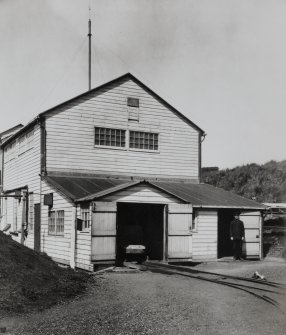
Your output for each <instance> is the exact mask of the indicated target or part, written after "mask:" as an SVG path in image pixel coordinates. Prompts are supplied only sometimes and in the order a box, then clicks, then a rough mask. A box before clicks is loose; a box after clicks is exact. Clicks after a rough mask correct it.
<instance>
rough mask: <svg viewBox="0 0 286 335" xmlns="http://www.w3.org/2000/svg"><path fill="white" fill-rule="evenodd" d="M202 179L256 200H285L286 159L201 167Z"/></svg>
mask: <svg viewBox="0 0 286 335" xmlns="http://www.w3.org/2000/svg"><path fill="white" fill-rule="evenodd" d="M202 179H203V182H205V183H208V184H211V185H214V186H216V187H221V188H223V189H225V190H227V191H232V192H234V193H236V194H239V195H241V196H244V197H246V198H249V199H255V200H256V201H258V202H286V160H284V161H281V162H276V161H270V162H267V163H266V164H263V165H258V164H254V163H253V164H247V165H243V166H237V167H235V168H233V169H225V170H218V169H216V168H203V171H202Z"/></svg>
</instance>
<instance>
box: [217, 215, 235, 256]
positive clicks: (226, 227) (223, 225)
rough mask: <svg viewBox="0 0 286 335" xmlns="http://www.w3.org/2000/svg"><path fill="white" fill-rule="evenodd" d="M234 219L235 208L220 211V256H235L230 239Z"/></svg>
mask: <svg viewBox="0 0 286 335" xmlns="http://www.w3.org/2000/svg"><path fill="white" fill-rule="evenodd" d="M233 219H234V210H232V209H221V210H219V211H218V258H222V257H229V256H233V244H232V240H231V239H230V234H229V231H230V223H231V221H232V220H233Z"/></svg>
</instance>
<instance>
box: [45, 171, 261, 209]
mask: <svg viewBox="0 0 286 335" xmlns="http://www.w3.org/2000/svg"><path fill="white" fill-rule="evenodd" d="M45 180H46V181H47V182H48V183H49V184H50V185H52V186H53V187H54V188H55V189H57V190H58V191H60V192H61V193H63V194H65V195H66V196H67V197H68V198H69V199H71V200H72V201H75V202H84V201H92V200H102V199H104V197H105V196H107V195H109V194H112V193H116V192H118V191H120V190H123V189H127V188H132V187H134V186H136V185H139V184H146V185H149V186H152V187H154V188H157V189H160V190H161V191H164V192H166V193H168V194H170V195H173V196H175V197H176V198H178V199H180V200H181V201H182V202H185V203H190V204H192V205H193V206H194V207H204V208H244V209H264V208H266V206H263V205H262V204H259V203H257V202H255V201H252V200H249V199H246V198H243V197H241V196H239V195H236V194H233V193H231V192H228V191H225V190H222V189H220V188H217V187H214V186H211V185H207V184H191V183H181V182H180V183H179V182H157V181H156V182H154V181H147V180H144V181H130V182H127V181H126V179H100V178H94V177H61V176H50V177H45Z"/></svg>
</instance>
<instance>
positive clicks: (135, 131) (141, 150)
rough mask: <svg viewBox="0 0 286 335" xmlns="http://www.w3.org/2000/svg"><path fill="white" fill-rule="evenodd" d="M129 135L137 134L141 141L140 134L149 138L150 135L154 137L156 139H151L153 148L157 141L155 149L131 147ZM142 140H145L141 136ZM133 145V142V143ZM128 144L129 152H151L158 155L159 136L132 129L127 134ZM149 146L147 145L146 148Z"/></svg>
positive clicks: (155, 133)
mask: <svg viewBox="0 0 286 335" xmlns="http://www.w3.org/2000/svg"><path fill="white" fill-rule="evenodd" d="M131 133H139V136H140V139H141V136H142V134H148V135H149V136H150V135H154V137H155V135H156V136H157V139H155V138H154V139H153V146H154V147H155V145H156V143H155V141H157V149H150V148H148V149H147V148H136V147H131V143H132V141H131ZM143 140H144V141H145V140H146V139H145V138H144V135H143ZM148 140H149V138H148ZM134 143H135V142H134ZM128 144H129V150H131V151H140V152H151V153H152V152H153V153H158V152H159V144H160V134H159V133H157V132H151V131H142V130H133V129H130V130H129V134H128ZM139 145H141V143H139ZM149 145H150V144H149V143H148V146H149ZM143 146H144V143H143Z"/></svg>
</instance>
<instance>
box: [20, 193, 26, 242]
mask: <svg viewBox="0 0 286 335" xmlns="http://www.w3.org/2000/svg"><path fill="white" fill-rule="evenodd" d="M26 201H27V191H26V190H23V199H22V228H21V244H24V241H25V228H26V226H27V222H26V217H27V214H26V209H27V207H26Z"/></svg>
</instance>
